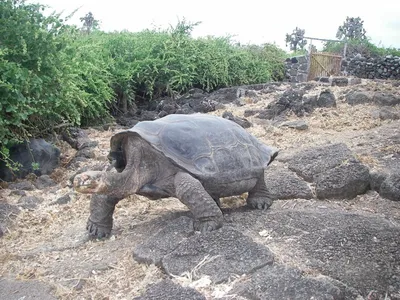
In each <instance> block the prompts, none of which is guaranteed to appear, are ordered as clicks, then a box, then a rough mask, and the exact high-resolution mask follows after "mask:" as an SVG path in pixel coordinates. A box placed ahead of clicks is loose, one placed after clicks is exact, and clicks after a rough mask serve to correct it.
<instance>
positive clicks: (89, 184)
mask: <svg viewBox="0 0 400 300" xmlns="http://www.w3.org/2000/svg"><path fill="white" fill-rule="evenodd" d="M110 146H111V150H110V153H109V156H108V157H109V159H110V160H111V161H113V165H114V167H115V169H116V171H115V170H114V172H112V171H109V172H101V171H89V172H85V173H82V174H79V175H77V176H75V178H74V187H75V189H76V190H77V191H78V192H81V193H93V195H92V199H91V203H90V216H89V219H88V223H87V229H88V231H89V234H90V235H93V236H96V237H105V236H108V235H109V234H110V232H111V229H112V223H113V217H112V215H113V213H114V209H115V205H116V204H117V202H118V201H119V200H121V199H123V198H125V197H127V196H129V195H131V194H138V195H143V196H146V197H148V198H150V199H160V198H166V197H176V198H178V199H179V200H180V201H181V202H182V203H184V204H185V205H186V206H187V207H188V208H189V209H190V211H191V212H192V214H193V215H194V219H195V220H194V230H196V231H201V232H205V231H211V230H215V229H218V228H220V227H221V226H222V220H223V216H222V212H221V210H220V207H219V206H220V202H219V198H220V197H227V196H233V195H240V194H243V193H245V192H248V197H247V204H248V205H249V206H251V207H253V208H258V209H266V208H268V207H269V206H270V205H271V204H272V200H271V198H270V197H269V193H268V190H267V188H266V185H265V182H264V171H265V169H266V167H267V166H268V165H269V164H270V163H271V162H272V161H273V160H274V158H275V157H276V156H277V154H278V150H277V149H274V148H272V147H269V146H266V145H264V144H262V143H261V142H259V141H258V140H257V139H256V138H255V137H254V136H253V135H251V134H250V133H248V132H247V131H246V130H245V129H243V128H242V127H241V126H239V125H238V124H236V123H234V122H233V121H230V120H226V119H224V118H221V117H217V116H212V115H206V114H200V113H198V114H190V115H181V114H173V115H168V116H166V117H163V118H160V119H157V120H155V121H143V122H139V123H138V124H136V125H135V126H134V127H132V128H131V129H129V130H126V131H122V132H119V133H117V134H115V135H114V136H113V137H112V138H111V141H110Z"/></svg>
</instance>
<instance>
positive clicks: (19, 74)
mask: <svg viewBox="0 0 400 300" xmlns="http://www.w3.org/2000/svg"><path fill="white" fill-rule="evenodd" d="M43 9H44V7H43V6H42V5H39V4H25V3H24V2H21V3H18V2H16V1H10V0H6V1H2V2H0V36H1V37H2V42H1V44H0V70H1V72H0V94H1V97H0V107H1V108H2V109H1V115H0V141H1V142H0V143H1V144H2V145H3V146H5V145H10V144H13V143H15V142H17V141H20V140H22V139H24V138H26V137H28V136H30V135H40V134H41V133H44V132H46V131H47V130H48V129H49V128H52V127H53V126H55V125H58V124H62V123H70V124H73V125H81V124H82V120H83V119H84V120H85V121H86V122H89V120H96V119H97V118H99V117H100V116H106V115H107V114H108V111H107V107H106V105H105V103H106V102H107V101H110V100H112V97H113V91H112V89H111V87H110V86H109V83H110V76H109V74H108V73H107V71H106V70H107V65H108V61H107V56H106V55H103V54H102V51H101V44H100V43H98V42H97V41H90V42H88V39H90V38H89V37H85V39H86V40H85V39H83V36H82V35H80V34H79V32H78V31H77V30H76V28H74V27H70V26H66V25H64V21H63V20H62V19H60V16H59V15H57V14H52V15H50V16H48V17H45V16H44V15H43V14H42V11H43Z"/></svg>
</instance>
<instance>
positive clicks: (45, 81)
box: [0, 0, 285, 156]
mask: <svg viewBox="0 0 400 300" xmlns="http://www.w3.org/2000/svg"><path fill="white" fill-rule="evenodd" d="M43 10H44V6H42V5H39V4H25V2H23V1H12V0H5V1H2V2H0V36H1V43H0V95H1V97H0V107H1V115H0V146H1V147H8V146H10V145H12V144H13V143H15V142H17V141H21V140H23V139H26V138H27V137H29V136H41V135H45V134H47V133H49V132H51V130H53V129H54V128H55V127H60V126H64V125H74V126H82V125H91V124H95V123H98V122H103V121H104V120H108V119H109V118H110V117H111V115H113V114H116V113H121V112H122V113H126V112H128V110H129V107H130V105H132V104H134V103H135V102H140V101H141V102H146V101H151V100H152V99H154V98H157V97H160V96H165V95H175V94H181V93H184V92H186V91H188V90H189V89H190V88H193V87H198V88H202V89H204V90H206V91H213V90H215V89H218V88H222V87H228V86H232V85H244V84H255V83H264V82H267V81H270V80H281V79H282V78H283V73H284V72H283V71H284V65H283V60H284V58H285V52H284V51H282V50H281V49H279V48H277V47H276V46H274V45H270V44H265V45H262V46H256V45H245V46H241V45H237V44H234V43H233V42H232V41H231V39H230V38H229V37H206V38H198V39H194V38H192V37H191V35H190V34H191V31H192V29H193V28H194V26H196V25H198V23H195V24H192V23H188V22H186V21H180V22H178V24H177V25H176V26H175V27H171V28H169V29H167V30H144V31H141V32H136V33H132V32H126V31H122V32H111V33H105V32H102V31H100V30H85V31H82V30H79V29H78V28H77V27H76V26H68V25H66V23H65V20H63V19H61V17H60V15H58V14H56V13H53V14H51V15H50V16H44V15H43ZM3 149H5V148H3ZM0 152H2V153H3V154H4V153H6V151H5V150H2V151H0ZM3 156H4V155H3Z"/></svg>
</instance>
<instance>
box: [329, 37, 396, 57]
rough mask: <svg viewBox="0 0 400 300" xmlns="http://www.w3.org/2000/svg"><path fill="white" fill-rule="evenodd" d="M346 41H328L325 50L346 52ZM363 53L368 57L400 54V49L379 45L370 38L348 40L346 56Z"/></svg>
mask: <svg viewBox="0 0 400 300" xmlns="http://www.w3.org/2000/svg"><path fill="white" fill-rule="evenodd" d="M344 45H345V44H344V43H337V42H326V43H325V44H324V48H323V51H325V52H332V53H339V54H341V55H342V54H343V53H344ZM355 54H361V55H363V56H366V57H379V56H386V55H393V56H400V50H399V49H395V48H384V47H378V46H377V45H375V44H373V43H372V42H371V41H370V40H368V39H367V40H357V39H351V40H348V41H347V50H346V56H352V55H355Z"/></svg>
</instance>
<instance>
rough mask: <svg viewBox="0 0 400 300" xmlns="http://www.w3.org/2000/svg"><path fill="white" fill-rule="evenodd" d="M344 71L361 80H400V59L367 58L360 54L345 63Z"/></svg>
mask: <svg viewBox="0 0 400 300" xmlns="http://www.w3.org/2000/svg"><path fill="white" fill-rule="evenodd" d="M342 71H343V72H344V73H345V74H347V75H353V76H357V77H359V78H369V79H400V57H398V56H392V55H388V56H384V57H377V58H366V57H363V56H361V55H360V54H358V55H356V56H355V57H353V58H349V59H346V60H344V61H343V63H342Z"/></svg>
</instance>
